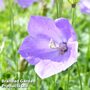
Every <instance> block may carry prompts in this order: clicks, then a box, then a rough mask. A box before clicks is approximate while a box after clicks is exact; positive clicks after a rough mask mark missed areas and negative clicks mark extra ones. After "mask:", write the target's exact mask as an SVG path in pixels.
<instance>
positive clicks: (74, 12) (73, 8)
mask: <svg viewBox="0 0 90 90" xmlns="http://www.w3.org/2000/svg"><path fill="white" fill-rule="evenodd" d="M75 15H76V5H74V7H73V6H72V25H73V27H75ZM77 69H78V75H79V80H80V90H82V80H81V76H80V69H79V66H78V63H77Z"/></svg>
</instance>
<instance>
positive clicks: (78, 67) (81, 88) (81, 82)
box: [77, 63, 83, 90]
mask: <svg viewBox="0 0 90 90" xmlns="http://www.w3.org/2000/svg"><path fill="white" fill-rule="evenodd" d="M77 69H78V75H79V80H80V90H83V89H82V80H81V76H80V69H79V65H78V63H77Z"/></svg>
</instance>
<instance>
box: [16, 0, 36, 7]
mask: <svg viewBox="0 0 90 90" xmlns="http://www.w3.org/2000/svg"><path fill="white" fill-rule="evenodd" d="M16 1H17V2H18V4H19V5H20V6H21V7H23V8H27V7H28V6H30V5H31V4H33V3H34V2H36V1H37V0H16Z"/></svg>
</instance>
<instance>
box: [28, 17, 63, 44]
mask: <svg viewBox="0 0 90 90" xmlns="http://www.w3.org/2000/svg"><path fill="white" fill-rule="evenodd" d="M28 32H29V34H30V35H31V36H33V37H38V36H40V35H44V36H47V37H49V38H51V39H53V40H54V41H56V42H61V41H62V40H63V39H64V37H63V35H62V33H61V31H60V30H59V29H58V28H57V27H56V25H55V22H54V21H53V20H52V19H50V18H47V17H42V16H31V18H30V21H29V25H28Z"/></svg>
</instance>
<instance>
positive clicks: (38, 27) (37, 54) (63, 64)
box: [19, 16, 78, 79]
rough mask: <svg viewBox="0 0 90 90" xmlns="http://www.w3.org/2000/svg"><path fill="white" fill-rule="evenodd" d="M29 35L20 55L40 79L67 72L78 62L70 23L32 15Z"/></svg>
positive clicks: (74, 37) (21, 47) (63, 19)
mask: <svg viewBox="0 0 90 90" xmlns="http://www.w3.org/2000/svg"><path fill="white" fill-rule="evenodd" d="M28 33H29V35H28V36H27V37H26V38H25V39H24V41H23V43H22V45H21V46H20V48H19V53H20V54H21V56H22V57H23V58H25V59H26V60H27V61H28V62H29V63H30V64H32V65H35V72H36V73H37V74H38V75H39V76H40V78H42V79H43V78H47V77H49V76H52V75H54V74H57V73H59V72H61V71H64V70H66V69H67V68H68V67H70V66H71V65H72V64H74V63H75V62H76V61H77V53H78V52H77V49H78V42H77V39H76V33H75V32H74V29H73V27H72V26H71V24H70V23H69V21H68V20H67V19H65V18H59V19H56V20H55V21H54V20H52V19H50V18H47V17H42V16H31V18H30V21H29V25H28Z"/></svg>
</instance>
